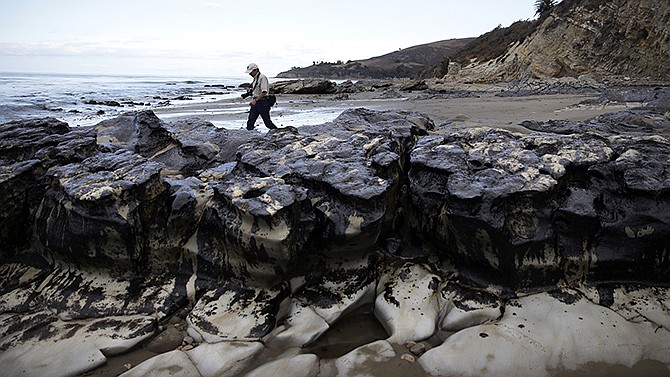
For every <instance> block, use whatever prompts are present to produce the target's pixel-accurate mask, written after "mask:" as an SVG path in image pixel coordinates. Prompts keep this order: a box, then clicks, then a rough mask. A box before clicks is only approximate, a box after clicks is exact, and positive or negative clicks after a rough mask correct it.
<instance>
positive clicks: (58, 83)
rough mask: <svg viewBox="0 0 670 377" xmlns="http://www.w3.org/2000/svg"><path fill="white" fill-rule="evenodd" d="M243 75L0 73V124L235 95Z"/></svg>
mask: <svg viewBox="0 0 670 377" xmlns="http://www.w3.org/2000/svg"><path fill="white" fill-rule="evenodd" d="M250 81H251V78H250V77H249V76H238V77H235V76H227V77H226V76H222V77H158V76H114V75H77V74H42V73H7V72H0V124H2V123H6V122H9V121H12V120H19V119H31V118H43V117H54V118H57V119H60V120H63V121H65V122H67V123H68V124H69V125H70V126H87V125H93V124H97V123H98V122H100V121H102V120H104V119H108V118H112V117H115V116H118V115H120V114H122V113H124V112H127V111H135V110H143V109H157V108H162V107H169V106H173V107H174V106H177V107H178V106H179V105H181V104H187V103H188V104H195V103H206V102H213V101H219V100H223V99H229V98H238V97H239V96H240V94H241V93H243V92H244V91H245V89H242V88H240V87H239V86H240V84H242V83H249V82H250Z"/></svg>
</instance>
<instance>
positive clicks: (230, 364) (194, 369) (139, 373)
mask: <svg viewBox="0 0 670 377" xmlns="http://www.w3.org/2000/svg"><path fill="white" fill-rule="evenodd" d="M262 350H263V345H262V344H261V343H259V342H221V343H217V344H201V345H199V346H197V347H195V348H193V349H191V350H189V351H179V350H175V351H170V352H167V353H163V354H160V355H158V356H154V357H152V358H151V359H149V360H147V361H145V362H143V363H141V364H139V365H137V366H136V367H134V368H132V369H131V370H129V371H128V372H126V373H124V374H122V375H121V376H122V377H146V376H149V377H160V376H188V377H190V376H197V377H232V376H238V375H239V373H240V372H241V371H242V370H244V369H245V368H246V367H248V366H249V364H250V363H251V362H252V361H253V360H254V358H255V357H256V356H258V354H259V353H260V352H261V351H262Z"/></svg>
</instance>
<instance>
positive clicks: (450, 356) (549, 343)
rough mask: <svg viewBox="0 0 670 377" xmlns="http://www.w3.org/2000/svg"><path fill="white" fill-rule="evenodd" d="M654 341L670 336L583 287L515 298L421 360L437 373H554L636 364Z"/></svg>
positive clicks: (669, 340)
mask: <svg viewBox="0 0 670 377" xmlns="http://www.w3.org/2000/svg"><path fill="white" fill-rule="evenodd" d="M642 336H647V337H648V336H652V337H654V339H645V340H643V339H642ZM650 342H652V343H654V344H670V337H668V333H667V332H665V331H662V332H657V333H656V334H649V333H648V331H644V329H640V328H638V326H636V325H635V324H633V323H631V322H628V321H626V319H625V318H623V317H622V316H620V315H619V314H617V313H615V312H614V311H612V310H610V309H608V308H606V307H603V306H600V305H596V304H594V303H593V302H591V301H588V300H587V299H585V298H584V297H583V296H582V295H581V294H580V293H579V292H577V291H564V292H561V293H560V294H553V295H552V294H549V293H540V294H535V295H532V296H527V297H524V298H520V299H518V300H512V301H510V302H509V303H508V305H507V307H506V310H505V314H504V315H503V317H502V318H501V320H500V321H498V322H497V323H494V324H485V325H479V326H474V327H470V328H468V329H465V330H462V331H460V332H458V333H456V334H454V335H452V336H451V337H449V338H447V340H446V341H445V342H444V344H442V345H441V346H439V347H436V348H433V349H431V350H429V351H427V352H426V353H425V354H424V355H422V356H421V358H419V363H420V364H421V366H422V367H423V368H424V369H425V370H426V371H427V372H429V373H430V374H432V375H436V376H452V375H459V376H501V375H509V376H511V375H514V376H529V377H531V376H532V377H536V376H549V371H551V370H576V369H577V368H579V367H581V366H583V365H584V364H586V363H593V362H600V363H605V364H613V365H614V364H619V365H624V366H627V367H631V366H633V365H635V364H636V363H638V362H639V361H641V360H643V359H647V358H649V356H650V355H651V354H649V353H646V352H645V349H644V348H645V347H644V344H649V343H650Z"/></svg>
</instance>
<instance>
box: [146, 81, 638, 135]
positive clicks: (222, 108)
mask: <svg viewBox="0 0 670 377" xmlns="http://www.w3.org/2000/svg"><path fill="white" fill-rule="evenodd" d="M479 89H480V91H477V92H475V93H474V96H472V97H466V98H448V96H441V95H428V94H425V93H422V92H413V93H412V92H407V93H406V92H400V93H398V94H399V95H400V96H399V97H394V98H385V97H387V96H388V94H385V93H383V92H379V91H378V92H363V93H354V94H332V95H293V94H290V95H289V94H280V95H278V102H277V105H276V106H275V107H274V108H273V109H272V111H271V113H270V115H271V117H272V119H273V121H274V123H275V124H276V125H277V126H283V127H286V126H293V127H300V126H302V125H313V124H322V123H326V122H329V121H332V120H333V119H335V118H336V117H337V116H338V115H340V114H341V113H342V112H343V111H344V110H346V109H351V108H360V107H364V108H368V109H372V110H408V111H417V112H421V113H424V114H426V115H428V116H429V117H430V118H431V119H432V120H433V122H435V124H436V125H441V124H444V123H446V122H453V121H456V122H461V123H464V124H472V125H475V124H476V125H487V126H493V127H505V126H508V127H509V126H510V125H512V126H514V125H518V124H520V123H521V122H522V121H524V120H537V121H548V120H572V121H577V120H585V119H589V118H592V117H595V116H598V115H601V114H605V113H611V112H616V111H621V110H625V109H627V108H632V107H637V106H639V105H640V103H628V104H607V105H600V104H598V105H586V104H584V103H585V102H589V101H591V102H594V100H596V99H597V98H598V97H599V95H598V94H597V93H593V94H551V95H533V96H526V97H498V96H496V95H495V94H496V93H498V92H499V91H500V89H499V88H496V87H488V88H485V89H484V90H481V89H482V88H479ZM155 112H156V114H157V115H158V117H160V118H161V119H165V120H175V119H181V118H193V117H197V118H200V119H204V120H207V121H210V122H212V123H213V124H214V125H216V126H218V127H222V128H228V129H240V128H245V126H246V119H247V112H248V105H247V102H246V101H245V100H242V99H241V98H239V99H226V100H221V101H216V102H209V103H200V104H195V103H194V104H184V105H180V106H174V107H165V108H158V109H156V110H155ZM256 126H257V129H258V130H259V131H265V130H267V129H266V128H265V127H264V126H263V125H262V122H261V120H260V119H259V120H258V122H257V123H256Z"/></svg>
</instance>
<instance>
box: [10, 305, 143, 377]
mask: <svg viewBox="0 0 670 377" xmlns="http://www.w3.org/2000/svg"><path fill="white" fill-rule="evenodd" d="M23 316H24V318H23V320H24V321H25V320H28V321H34V327H33V328H30V329H29V330H26V331H23V332H18V333H11V332H10V333H9V334H7V333H6V330H7V327H6V326H9V325H10V324H12V323H15V319H14V318H11V317H12V316H3V318H2V323H3V332H2V333H3V334H6V335H5V336H4V337H3V338H2V339H1V340H0V349H3V350H4V351H2V352H0V366H1V367H0V374H2V375H3V376H36V377H38V376H39V377H42V376H73V375H77V374H80V373H83V372H86V371H88V370H91V369H93V368H96V367H98V366H101V365H103V364H104V363H105V362H106V360H107V358H106V357H105V355H104V354H103V353H102V352H103V351H104V352H105V354H107V355H116V354H119V353H122V352H125V351H127V350H128V349H130V348H131V347H133V346H134V345H136V344H138V343H140V342H141V341H143V340H145V339H147V338H149V337H150V336H152V335H153V331H154V324H155V321H154V319H153V318H151V317H147V316H126V317H110V318H101V319H89V320H77V321H61V320H59V319H57V318H56V317H54V316H53V315H52V314H51V313H49V312H40V313H36V314H34V315H33V316H30V317H28V318H26V317H25V315H23ZM42 337H45V339H46V340H44V339H42Z"/></svg>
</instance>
